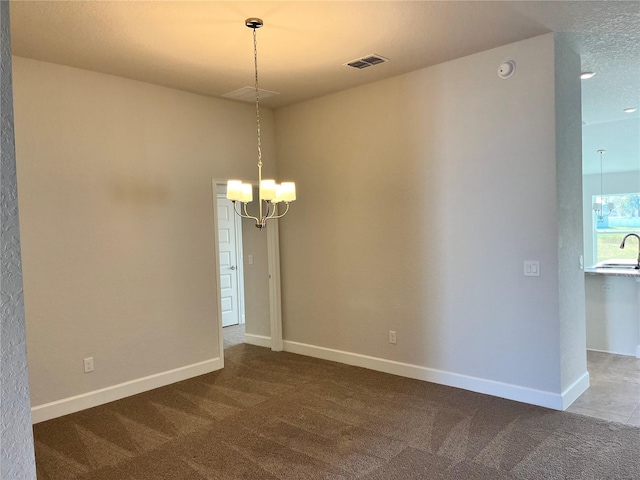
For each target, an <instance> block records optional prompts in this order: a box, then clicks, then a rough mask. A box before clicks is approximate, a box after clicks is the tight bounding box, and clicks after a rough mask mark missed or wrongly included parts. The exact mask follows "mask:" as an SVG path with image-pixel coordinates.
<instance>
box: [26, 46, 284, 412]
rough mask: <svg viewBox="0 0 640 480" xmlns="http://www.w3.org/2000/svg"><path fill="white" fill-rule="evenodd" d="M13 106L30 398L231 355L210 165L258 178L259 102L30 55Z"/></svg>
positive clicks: (268, 118) (60, 395)
mask: <svg viewBox="0 0 640 480" xmlns="http://www.w3.org/2000/svg"><path fill="white" fill-rule="evenodd" d="M15 106H16V142H17V162H18V182H19V191H20V198H19V200H20V209H21V231H22V236H23V252H24V277H25V301H26V315H27V339H28V347H29V371H30V374H31V399H32V405H34V406H38V405H42V404H45V403H47V402H53V401H58V400H61V399H65V398H67V397H70V396H73V395H79V394H84V393H87V392H91V391H95V390H96V389H101V388H105V387H109V386H113V385H119V384H121V383H122V382H129V381H132V380H135V379H140V378H142V377H147V376H152V375H157V374H162V373H163V372H167V371H172V370H174V369H184V368H185V367H189V366H193V368H191V369H190V368H187V369H186V370H181V372H182V373H181V375H183V374H186V375H193V374H197V373H202V370H203V369H205V370H206V369H211V368H217V367H218V366H219V363H217V360H216V359H218V357H219V356H220V352H219V348H218V334H217V332H218V327H217V322H218V319H217V318H216V317H217V313H216V301H215V292H216V291H217V289H218V284H217V279H216V278H215V270H214V255H213V248H214V245H213V238H214V237H213V233H214V232H213V208H212V205H213V202H212V195H213V190H212V184H211V178H214V177H215V178H230V177H234V178H237V177H240V178H242V179H252V178H253V177H254V174H255V161H254V160H253V159H254V158H255V111H254V107H252V106H251V105H246V104H240V103H234V102H229V101H224V100H217V99H211V98H206V97H202V96H198V95H194V94H190V93H185V92H180V91H176V90H171V89H168V88H163V87H158V86H153V85H149V84H144V83H141V82H135V81H130V80H126V79H123V78H119V77H113V76H108V75H103V74H99V73H94V72H89V71H83V70H78V69H73V68H68V67H63V66H58V65H53V64H48V63H43V62H38V61H33V60H27V59H24V58H15ZM262 120H263V152H264V156H265V166H266V168H267V172H269V169H270V168H273V166H274V165H273V164H274V161H275V160H274V158H273V152H274V148H273V147H274V137H273V116H272V113H271V112H270V111H268V110H265V111H264V112H263V116H262ZM88 356H93V357H94V359H95V371H94V372H93V373H91V374H84V373H83V368H82V359H83V358H84V357H88ZM202 362H204V363H202ZM171 378H173V379H174V381H175V376H174V377H171ZM171 378H170V377H167V379H169V380H170V379H171Z"/></svg>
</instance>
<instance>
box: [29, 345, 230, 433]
mask: <svg viewBox="0 0 640 480" xmlns="http://www.w3.org/2000/svg"><path fill="white" fill-rule="evenodd" d="M222 365H223V364H222V360H221V359H220V357H218V358H212V359H210V360H205V361H204V362H199V363H194V364H192V365H187V366H184V367H180V368H175V369H173V370H169V371H166V372H161V373H156V374H154V375H149V376H148V377H143V378H137V379H135V380H130V381H128V382H124V383H120V384H118V385H111V386H109V387H105V388H101V389H99V390H94V391H92V392H87V393H83V394H81V395H76V396H73V397H69V398H63V399H62V400H56V401H55V402H50V403H45V404H43V405H37V406H35V407H32V408H31V419H32V422H33V423H38V422H44V421H45V420H51V419H52V418H57V417H61V416H63V415H68V414H70V413H74V412H79V411H80V410H85V409H87V408H92V407H97V406H98V405H102V404H105V403H109V402H113V401H114V400H120V399H121V398H125V397H130V396H131V395H137V394H138V393H142V392H146V391H148V390H153V389H154V388H159V387H164V386H165V385H169V384H171V383H176V382H180V381H182V380H187V379H188V378H192V377H197V376H198V375H204V374H205V373H210V372H213V371H215V370H219V369H221V368H222Z"/></svg>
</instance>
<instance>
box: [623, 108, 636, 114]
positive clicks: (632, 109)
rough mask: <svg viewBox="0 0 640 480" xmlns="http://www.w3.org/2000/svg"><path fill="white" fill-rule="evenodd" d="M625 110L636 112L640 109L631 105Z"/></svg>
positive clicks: (626, 111) (625, 111)
mask: <svg viewBox="0 0 640 480" xmlns="http://www.w3.org/2000/svg"><path fill="white" fill-rule="evenodd" d="M623 111H624V113H634V112H637V111H638V109H637V108H636V107H629V108H625V109H624V110H623Z"/></svg>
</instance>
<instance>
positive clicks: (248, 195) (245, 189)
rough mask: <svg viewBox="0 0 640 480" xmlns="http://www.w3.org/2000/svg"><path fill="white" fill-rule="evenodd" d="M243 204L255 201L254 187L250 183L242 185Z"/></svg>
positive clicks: (241, 199) (241, 198)
mask: <svg viewBox="0 0 640 480" xmlns="http://www.w3.org/2000/svg"><path fill="white" fill-rule="evenodd" d="M240 201H241V202H242V203H249V202H251V201H253V185H251V184H250V183H243V184H242V195H241V197H240Z"/></svg>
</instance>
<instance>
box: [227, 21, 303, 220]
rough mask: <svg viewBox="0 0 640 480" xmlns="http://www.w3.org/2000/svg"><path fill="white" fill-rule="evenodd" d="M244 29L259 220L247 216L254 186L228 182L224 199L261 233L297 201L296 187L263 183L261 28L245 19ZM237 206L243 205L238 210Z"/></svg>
mask: <svg viewBox="0 0 640 480" xmlns="http://www.w3.org/2000/svg"><path fill="white" fill-rule="evenodd" d="M244 24H245V26H247V27H248V28H251V29H252V30H253V64H254V68H255V90H256V127H257V134H258V192H259V193H258V196H259V198H258V216H257V217H254V216H253V215H249V213H248V212H247V204H248V203H250V202H252V201H253V185H252V184H251V183H243V182H241V181H240V180H229V181H228V182H227V198H228V199H229V200H231V201H232V202H233V209H234V210H235V212H236V213H237V214H238V215H239V216H241V217H242V218H249V219H251V220H254V221H255V223H256V227H258V228H260V229H263V228H265V227H266V226H267V220H273V219H276V218H282V217H284V216H285V215H286V214H287V212H288V211H289V204H290V203H291V202H293V201H294V200H295V199H296V184H295V183H293V182H282V183H280V184H277V183H276V182H275V180H270V179H269V180H263V179H262V146H261V144H260V90H259V89H258V42H257V38H256V31H257V30H258V29H259V28H261V27H262V26H263V25H264V22H263V21H262V20H261V19H259V18H247V19H246V20H245V21H244ZM237 202H240V203H242V206H241V207H240V209H238V207H237ZM279 203H284V204H285V210H284V212H283V213H282V214H278V204H279Z"/></svg>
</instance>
